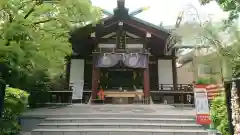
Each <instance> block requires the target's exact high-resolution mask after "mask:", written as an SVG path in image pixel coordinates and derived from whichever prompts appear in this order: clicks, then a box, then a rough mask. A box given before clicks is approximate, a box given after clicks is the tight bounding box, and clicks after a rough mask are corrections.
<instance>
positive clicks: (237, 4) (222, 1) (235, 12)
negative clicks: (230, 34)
mask: <svg viewBox="0 0 240 135" xmlns="http://www.w3.org/2000/svg"><path fill="white" fill-rule="evenodd" d="M199 1H200V3H201V4H203V5H205V4H208V3H210V2H211V1H216V2H217V3H218V4H219V6H220V7H221V8H222V9H223V10H224V11H229V12H230V15H229V20H230V21H232V20H234V19H236V18H238V17H239V13H240V1H239V0H199Z"/></svg>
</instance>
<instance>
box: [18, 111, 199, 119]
mask: <svg viewBox="0 0 240 135" xmlns="http://www.w3.org/2000/svg"><path fill="white" fill-rule="evenodd" d="M22 117H26V116H24V115H23V116H22ZM28 117H31V115H28ZM32 117H43V118H46V117H51V118H62V117H75V118H76V117H78V118H79V117H83V118H86V117H91V118H98V117H105V118H115V117H118V118H119V117H124V118H186V119H187V118H195V115H184V114H174V115H172V114H171V115H167V114H136V113H133V114H123V113H87V114H83V113H82V114H79V113H70V112H69V113H66V114H58V113H55V114H39V115H32Z"/></svg>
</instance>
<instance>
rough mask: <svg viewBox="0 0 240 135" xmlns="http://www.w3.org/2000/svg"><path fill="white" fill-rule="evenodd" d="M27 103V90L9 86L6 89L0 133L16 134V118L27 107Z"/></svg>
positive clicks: (17, 128)
mask: <svg viewBox="0 0 240 135" xmlns="http://www.w3.org/2000/svg"><path fill="white" fill-rule="evenodd" d="M27 104H28V93H27V92H25V91H23V90H20V89H16V88H10V87H9V88H7V89H6V95H5V99H4V112H3V116H2V120H1V122H0V135H16V134H18V133H19V131H20V125H19V121H18V118H19V116H20V114H21V113H22V112H24V110H25V109H26V108H27Z"/></svg>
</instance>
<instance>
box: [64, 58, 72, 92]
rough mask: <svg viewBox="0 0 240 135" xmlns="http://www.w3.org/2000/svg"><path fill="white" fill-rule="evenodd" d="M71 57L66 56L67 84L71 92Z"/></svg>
mask: <svg viewBox="0 0 240 135" xmlns="http://www.w3.org/2000/svg"><path fill="white" fill-rule="evenodd" d="M71 59H72V57H71V56H66V57H65V60H66V82H67V85H68V86H67V87H68V88H67V89H68V90H70V71H71Z"/></svg>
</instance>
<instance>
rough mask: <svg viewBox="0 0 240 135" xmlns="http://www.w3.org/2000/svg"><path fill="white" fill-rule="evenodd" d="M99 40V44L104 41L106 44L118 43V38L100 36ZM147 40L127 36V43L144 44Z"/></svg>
mask: <svg viewBox="0 0 240 135" xmlns="http://www.w3.org/2000/svg"><path fill="white" fill-rule="evenodd" d="M98 42H99V44H101V43H104V44H113V43H114V44H116V43H117V41H116V38H110V39H108V38H100V39H99V40H98ZM144 42H145V41H144V39H140V38H137V39H136V38H135V39H134V38H126V43H127V44H143V43H144Z"/></svg>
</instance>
